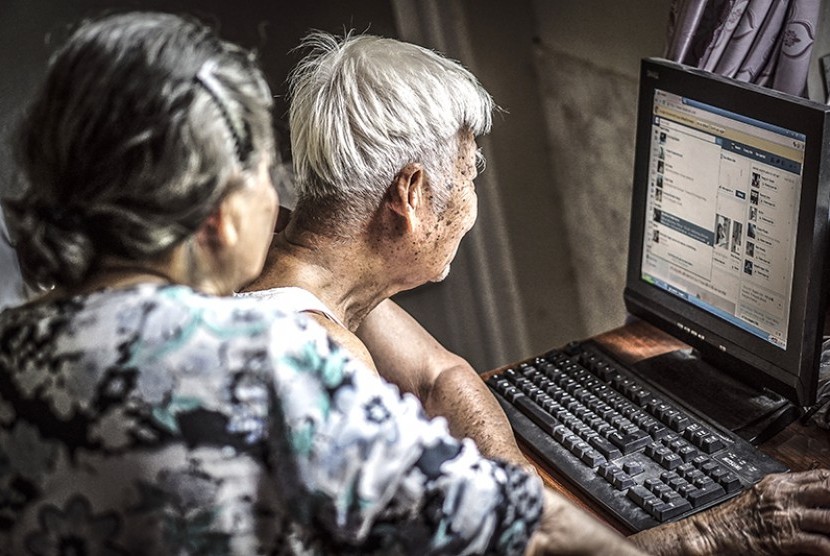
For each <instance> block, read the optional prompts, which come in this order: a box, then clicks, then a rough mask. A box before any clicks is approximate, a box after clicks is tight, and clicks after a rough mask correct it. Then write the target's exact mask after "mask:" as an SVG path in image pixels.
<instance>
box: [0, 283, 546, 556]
mask: <svg viewBox="0 0 830 556" xmlns="http://www.w3.org/2000/svg"><path fill="white" fill-rule="evenodd" d="M540 511H541V485H540V483H539V482H538V479H536V478H535V477H530V476H529V475H528V474H526V473H525V472H524V471H522V470H520V469H519V468H517V467H514V466H511V465H509V464H506V463H500V462H493V461H490V460H487V459H484V458H482V457H481V456H480V454H479V453H478V451H477V450H476V447H475V445H474V444H473V443H472V442H470V441H469V440H465V441H461V442H459V441H457V440H454V439H453V438H452V437H451V436H450V435H449V434H448V432H447V428H446V423H445V422H444V421H443V420H442V419H434V420H428V419H426V418H425V416H424V413H423V410H422V408H421V406H420V404H419V403H418V401H417V400H416V399H415V398H414V397H412V396H410V395H403V396H402V395H400V393H399V391H398V390H397V389H396V388H395V387H393V386H391V385H389V384H386V383H383V382H382V381H381V380H380V379H378V378H377V377H376V376H374V375H373V374H372V373H371V372H368V371H366V370H365V369H364V368H362V367H360V366H359V365H358V364H357V363H355V362H353V361H352V360H350V359H349V358H348V356H347V355H346V353H345V352H343V351H341V350H340V349H339V348H338V347H337V346H336V345H334V344H332V342H331V341H330V340H329V339H328V337H327V336H326V335H325V334H324V333H323V332H322V331H321V329H320V328H318V327H317V326H316V325H314V324H313V323H311V321H308V320H306V319H305V318H304V317H302V316H299V315H290V316H286V315H283V314H281V313H280V312H279V310H278V308H277V307H276V306H275V305H273V304H269V303H268V302H263V301H261V300H257V299H246V298H217V297H210V296H206V295H202V294H199V293H196V292H194V291H193V290H191V289H189V288H187V287H184V286H158V285H141V286H137V287H134V288H129V289H123V290H108V291H102V292H97V293H93V294H89V295H84V296H78V297H74V298H71V299H65V300H58V301H42V302H40V303H37V304H32V305H28V306H24V307H19V308H16V309H7V310H5V311H4V312H2V313H0V554H36V555H46V554H89V555H114V554H152V555H165V554H176V555H186V554H193V555H196V554H198V555H219V554H245V555H248V554H418V555H421V554H453V555H456V554H459V555H460V554H520V553H522V552H523V550H524V547H525V545H526V543H527V539H528V537H529V535H530V534H531V532H532V530H533V528H534V527H535V525H536V523H537V522H538V520H539V517H540Z"/></svg>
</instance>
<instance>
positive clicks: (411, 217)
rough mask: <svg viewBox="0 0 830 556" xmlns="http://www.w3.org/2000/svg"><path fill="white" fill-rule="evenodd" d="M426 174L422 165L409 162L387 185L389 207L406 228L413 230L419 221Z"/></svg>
mask: <svg viewBox="0 0 830 556" xmlns="http://www.w3.org/2000/svg"><path fill="white" fill-rule="evenodd" d="M425 188H426V175H425V173H424V167H423V166H422V165H421V164H418V163H410V164H407V165H406V166H404V167H403V168H401V170H400V171H399V172H398V173H397V175H396V176H395V179H394V180H392V184H391V185H390V186H389V201H388V204H389V208H390V209H391V210H392V212H394V213H395V214H396V215H397V216H398V217H399V218H402V219H403V220H404V222H405V223H406V229H407V230H409V231H413V230H415V229H416V228H417V227H418V225H419V223H420V221H421V218H420V216H419V215H420V211H421V208H422V207H423V203H424V198H425V197H424V195H425Z"/></svg>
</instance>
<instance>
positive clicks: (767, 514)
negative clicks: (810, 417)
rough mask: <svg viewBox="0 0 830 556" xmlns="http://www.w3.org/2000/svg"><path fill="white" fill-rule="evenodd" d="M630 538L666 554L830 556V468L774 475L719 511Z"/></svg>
mask: <svg viewBox="0 0 830 556" xmlns="http://www.w3.org/2000/svg"><path fill="white" fill-rule="evenodd" d="M630 538H631V540H632V541H633V542H634V543H635V544H637V545H638V546H640V547H642V548H643V549H644V550H647V551H648V552H650V553H652V554H658V555H662V556H667V555H670V554H672V555H674V554H683V555H687V556H691V555H696V556H698V555H699V556H704V555H712V554H752V555H781V554H810V555H818V554H826V555H830V470H827V469H816V470H813V471H804V472H801V473H781V474H775V475H768V476H767V477H765V478H764V479H762V480H761V481H760V482H759V483H758V484H756V485H755V486H753V487H752V488H751V489H749V490H748V491H746V492H744V493H743V494H741V495H739V496H737V497H736V498H734V499H732V500H730V501H729V502H726V503H724V504H721V505H720V506H717V507H716V508H713V509H711V510H708V511H705V512H702V513H699V514H696V515H693V516H691V517H689V518H688V519H684V520H682V521H678V522H675V523H669V524H666V525H662V526H660V527H655V528H654V529H649V530H646V531H643V532H641V533H638V534H636V535H634V536H632V537H630Z"/></svg>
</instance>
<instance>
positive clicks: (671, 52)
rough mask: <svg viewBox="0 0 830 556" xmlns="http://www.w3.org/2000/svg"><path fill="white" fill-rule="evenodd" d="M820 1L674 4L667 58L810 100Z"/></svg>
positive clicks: (688, 0) (683, 0) (680, 0)
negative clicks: (808, 90) (809, 75)
mask: <svg viewBox="0 0 830 556" xmlns="http://www.w3.org/2000/svg"><path fill="white" fill-rule="evenodd" d="M820 9H821V0H673V2H672V7H671V12H670V15H669V27H668V40H667V41H666V54H665V57H666V58H668V59H670V60H674V61H676V62H682V63H684V64H687V65H691V66H695V67H698V68H701V69H705V70H707V71H711V72H713V73H717V74H720V75H725V76H727V77H732V78H734V79H738V80H740V81H747V82H750V83H755V84H758V85H762V86H765V87H770V88H772V89H776V90H779V91H783V92H785V93H790V94H793V95H798V96H804V97H806V96H807V74H808V70H809V64H810V54H811V52H812V49H813V43H814V42H815V37H816V29H817V27H818V21H819V16H820Z"/></svg>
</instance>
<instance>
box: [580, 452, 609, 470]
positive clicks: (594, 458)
mask: <svg viewBox="0 0 830 556" xmlns="http://www.w3.org/2000/svg"><path fill="white" fill-rule="evenodd" d="M580 459H581V460H582V461H583V462H584V463H585V464H586V465H587V466H588V467H596V466H597V465H600V464H601V463H605V462H606V461H608V460H606V459H605V456H603V455H602V454H600V453H599V452H597V451H596V450H590V449H589V450H586V451H585V453H584V454H582V457H580Z"/></svg>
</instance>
